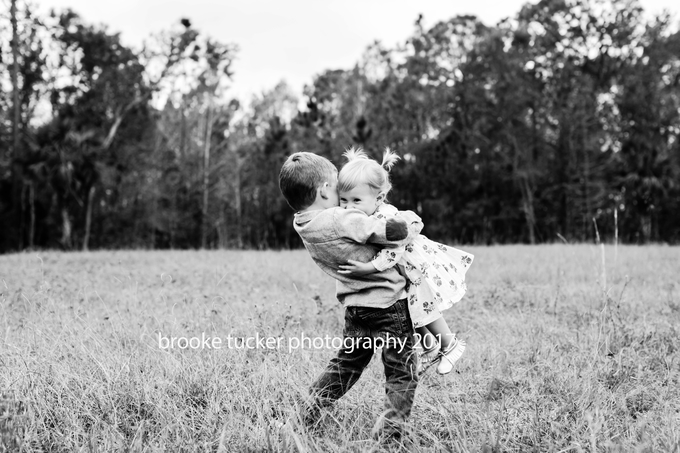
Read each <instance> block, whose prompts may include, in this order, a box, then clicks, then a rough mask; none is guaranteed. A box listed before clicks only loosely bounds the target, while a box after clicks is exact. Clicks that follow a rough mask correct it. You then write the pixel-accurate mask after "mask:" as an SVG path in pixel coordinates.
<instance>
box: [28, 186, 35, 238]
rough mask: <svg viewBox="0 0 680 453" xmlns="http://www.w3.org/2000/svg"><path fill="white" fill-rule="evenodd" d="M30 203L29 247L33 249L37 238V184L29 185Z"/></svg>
mask: <svg viewBox="0 0 680 453" xmlns="http://www.w3.org/2000/svg"><path fill="white" fill-rule="evenodd" d="M28 204H29V209H30V215H31V217H30V224H29V227H28V248H29V249H32V248H33V245H34V240H35V184H33V183H31V184H29V185H28Z"/></svg>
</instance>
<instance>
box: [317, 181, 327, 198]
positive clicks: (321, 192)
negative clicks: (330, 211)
mask: <svg viewBox="0 0 680 453" xmlns="http://www.w3.org/2000/svg"><path fill="white" fill-rule="evenodd" d="M319 195H320V196H321V198H323V199H324V200H328V183H327V182H325V183H323V185H322V186H321V187H319Z"/></svg>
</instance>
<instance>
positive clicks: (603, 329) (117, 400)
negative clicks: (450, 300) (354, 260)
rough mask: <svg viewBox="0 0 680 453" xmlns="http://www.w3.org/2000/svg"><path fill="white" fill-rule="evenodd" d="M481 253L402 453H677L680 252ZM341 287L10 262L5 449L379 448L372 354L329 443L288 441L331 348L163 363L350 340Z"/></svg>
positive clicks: (302, 277) (284, 260)
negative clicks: (448, 362) (245, 342)
mask: <svg viewBox="0 0 680 453" xmlns="http://www.w3.org/2000/svg"><path fill="white" fill-rule="evenodd" d="M468 250H469V251H471V252H472V253H474V254H475V255H476V258H475V262H474V264H473V266H472V268H471V270H470V272H469V273H468V285H469V292H468V295H467V296H466V297H465V298H464V300H463V301H462V302H461V303H459V304H457V305H455V306H454V307H453V308H452V309H451V310H449V311H447V312H446V317H447V319H448V320H449V322H450V324H451V325H453V326H455V328H456V329H457V330H458V332H459V335H460V336H461V337H463V338H464V339H466V340H467V343H468V349H467V352H466V354H465V356H464V357H463V359H461V361H460V362H459V363H458V365H457V370H456V372H454V373H452V375H450V376H447V377H439V376H437V375H436V374H434V373H433V374H431V375H428V376H426V377H425V378H424V379H423V380H422V382H421V384H420V385H419V388H418V394H417V397H416V404H415V407H414V413H413V416H412V429H411V436H410V437H409V438H408V439H407V440H406V441H405V444H404V445H403V450H404V451H433V452H434V451H484V452H501V451H522V452H525V451H540V452H544V451H554V452H558V451H562V452H566V451H588V452H595V451H626V452H628V451H649V452H659V451H678V452H680V385H679V384H680V382H679V381H680V377H679V376H680V352H679V350H680V337H679V335H678V334H679V332H678V330H679V326H680V282H679V279H678V275H680V261H679V260H678V258H680V253H679V252H680V250H679V249H678V248H671V247H663V246H649V247H632V246H628V247H618V249H617V250H615V249H614V248H613V247H611V246H608V247H607V248H606V250H604V255H603V250H602V249H600V248H598V247H596V246H587V245H552V246H538V247H528V246H527V247H524V246H508V247H470V248H468ZM603 256H604V258H605V265H604V267H603V262H602V261H603V259H602V258H603ZM333 290H334V285H333V282H332V280H330V278H328V277H326V276H325V275H323V274H322V273H321V272H320V271H319V270H318V269H316V267H315V266H314V264H313V263H312V262H311V260H310V259H309V258H308V257H307V255H306V252H304V251H295V252H226V251H216V252H96V253H76V254H64V253H54V252H46V253H31V254H19V255H7V256H0V293H1V294H0V436H1V439H2V440H1V443H0V451H27V452H28V451H64V452H70V451H133V452H141V451H149V452H151V451H332V452H339V451H383V449H384V448H386V447H382V446H380V445H378V444H376V443H375V442H373V441H371V440H370V430H371V427H372V425H373V422H374V420H375V418H376V417H377V416H378V414H379V413H380V410H381V408H382V398H383V394H384V392H383V390H382V384H383V381H384V378H383V376H382V367H381V364H380V360H379V359H378V357H377V356H376V358H375V359H374V360H373V361H372V363H371V366H370V368H369V369H368V370H367V372H366V373H365V375H364V376H363V377H362V379H361V380H360V382H359V384H357V386H356V387H355V388H354V389H352V391H351V392H350V393H349V394H348V395H347V396H346V397H344V398H343V399H342V400H340V402H339V403H338V404H337V405H336V406H335V407H334V408H333V410H331V411H330V412H328V413H327V414H326V417H325V420H324V425H323V431H322V433H321V434H318V435H311V434H309V433H306V432H304V431H302V430H299V429H298V427H297V425H296V424H295V422H293V429H292V430H290V431H285V433H283V434H282V433H280V432H277V431H276V430H275V429H274V428H272V426H271V423H270V422H271V419H272V417H275V416H276V417H285V416H286V415H287V414H289V413H291V411H292V410H293V407H294V401H295V399H296V397H297V396H299V395H301V394H304V392H305V389H306V387H307V386H308V385H309V383H310V382H311V381H312V380H313V379H314V377H315V376H316V375H317V373H319V372H320V371H321V370H322V368H323V367H324V366H325V364H326V363H327V361H328V359H329V358H330V357H331V356H332V355H333V351H332V350H328V349H321V350H312V349H304V350H296V351H292V352H290V351H288V349H287V348H285V347H284V348H282V349H272V350H262V349H259V350H257V349H256V350H245V349H242V348H239V349H236V348H234V347H232V348H228V347H226V345H225V344H223V347H222V349H219V350H208V349H197V350H192V349H186V350H180V349H173V350H162V349H160V348H159V347H158V334H159V332H160V333H161V334H162V335H163V336H166V337H171V336H176V337H180V336H183V337H200V336H201V335H202V334H203V333H205V334H206V335H208V336H211V337H220V338H221V339H223V340H225V339H226V338H227V336H228V335H231V336H232V337H248V336H253V335H255V333H259V335H261V336H265V337H283V338H285V339H289V338H291V337H296V336H297V337H299V336H300V334H301V333H304V334H306V335H308V336H310V337H311V336H325V335H330V336H338V335H340V332H341V328H342V326H341V319H342V309H341V307H340V306H339V304H338V303H337V302H336V301H335V299H334V292H333ZM284 344H287V343H284ZM390 448H394V446H392V447H390Z"/></svg>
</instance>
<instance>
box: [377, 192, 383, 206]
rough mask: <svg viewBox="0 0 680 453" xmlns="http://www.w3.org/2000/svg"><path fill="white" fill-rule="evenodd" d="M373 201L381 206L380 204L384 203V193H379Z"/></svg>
mask: <svg viewBox="0 0 680 453" xmlns="http://www.w3.org/2000/svg"><path fill="white" fill-rule="evenodd" d="M375 200H376V201H377V202H378V204H381V203H382V202H384V201H385V192H380V193H379V194H378V196H377V197H375Z"/></svg>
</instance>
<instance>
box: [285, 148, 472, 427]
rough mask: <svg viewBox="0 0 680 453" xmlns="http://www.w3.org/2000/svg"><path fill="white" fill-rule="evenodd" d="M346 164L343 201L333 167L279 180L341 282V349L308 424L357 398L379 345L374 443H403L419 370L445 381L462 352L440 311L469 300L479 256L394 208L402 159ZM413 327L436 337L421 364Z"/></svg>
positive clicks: (293, 164)
mask: <svg viewBox="0 0 680 453" xmlns="http://www.w3.org/2000/svg"><path fill="white" fill-rule="evenodd" d="M345 156H346V157H347V159H348V161H349V162H348V164H347V165H345V167H343V169H342V171H341V172H340V193H338V183H339V181H338V171H337V169H336V168H335V166H334V165H333V164H332V163H331V162H330V161H329V160H327V159H325V158H323V157H321V156H318V155H316V154H313V153H308V152H299V153H295V154H293V155H291V156H290V157H288V159H287V160H286V162H285V163H284V165H283V167H282V168H281V172H280V175H279V186H280V189H281V192H282V193H283V195H284V197H285V198H286V201H287V202H288V204H289V205H290V206H291V208H293V209H294V210H295V211H296V213H295V216H294V221H293V226H294V228H295V231H297V233H298V234H299V235H300V237H301V238H302V241H303V243H304V245H305V248H306V249H307V251H308V252H309V254H310V256H311V257H312V259H313V260H314V262H315V263H316V264H317V265H318V266H319V267H320V268H321V269H322V270H323V271H324V272H326V273H327V274H328V275H330V276H331V277H333V278H334V279H335V280H336V291H337V298H338V300H339V301H340V303H341V304H343V305H344V307H345V326H344V329H343V337H344V338H343V342H342V347H341V348H340V350H339V351H338V353H337V356H336V357H334V358H333V359H331V361H330V363H329V364H328V365H327V367H326V369H325V370H324V371H323V372H322V373H321V375H320V376H319V377H318V378H317V379H316V380H315V381H314V382H313V383H312V385H311V387H310V398H309V399H308V400H307V401H306V402H305V403H304V404H303V408H302V412H301V417H302V419H303V421H304V422H305V423H306V424H307V425H314V424H315V423H316V421H317V420H318V419H319V417H320V414H321V410H322V408H324V407H326V406H329V405H330V404H332V403H333V402H334V401H335V400H337V399H339V398H340V397H342V396H343V395H344V394H345V393H346V392H347V391H349V390H350V389H351V388H352V386H353V385H354V384H355V383H356V382H357V380H358V379H359V377H360V376H361V374H362V372H363V370H364V369H365V368H366V366H367V365H368V363H369V362H370V360H371V358H372V356H373V353H374V347H373V346H372V345H370V344H367V342H366V341H365V339H366V338H372V339H381V340H383V341H381V345H383V348H382V362H383V366H384V369H385V393H386V398H385V411H384V417H382V418H381V420H380V421H379V422H378V423H377V424H376V427H375V428H374V430H373V433H374V435H375V436H376V437H389V438H399V437H400V436H401V434H402V431H403V428H404V423H405V421H406V419H407V418H408V416H409V414H410V412H411V407H412V406H413V398H414V395H415V389H416V386H417V384H418V371H419V366H422V363H427V362H431V363H433V364H434V363H438V364H439V365H438V368H437V371H438V372H439V373H441V374H446V373H448V372H449V371H451V369H452V367H453V364H454V363H455V362H456V360H458V358H460V356H461V355H462V353H463V351H464V348H465V343H463V342H462V341H460V340H458V339H456V337H455V335H454V334H453V333H451V331H450V330H449V329H448V326H447V325H446V323H445V322H444V321H443V318H442V317H441V310H442V309H445V308H448V306H450V304H451V303H455V302H457V301H458V300H460V297H462V293H464V291H465V285H464V273H465V271H466V270H467V267H468V266H469V264H470V263H471V262H472V255H469V254H467V253H465V252H461V251H458V250H456V249H452V248H450V247H447V246H444V245H442V244H437V243H434V242H432V241H429V240H428V239H427V238H425V237H424V236H422V235H419V233H420V231H421V230H422V228H423V224H422V222H421V219H420V217H418V216H417V215H416V214H415V213H413V212H411V211H397V210H396V209H395V208H394V207H392V206H391V205H389V204H387V203H386V195H387V193H388V192H389V189H390V187H391V186H390V184H389V174H388V172H389V170H390V168H391V167H392V165H393V163H394V162H395V161H396V159H398V157H397V156H396V155H394V154H393V153H391V152H390V151H389V150H387V151H386V153H385V156H384V158H383V163H382V164H379V163H378V162H376V161H374V160H372V159H369V158H368V157H367V156H366V155H365V154H364V153H363V152H362V151H360V150H353V149H350V150H349V151H348V152H347V153H345ZM421 255H422V256H421ZM452 260H453V261H455V262H452ZM406 276H407V277H408V278H409V280H410V284H408V288H407V282H408V281H407V278H406ZM424 299H427V300H424ZM414 314H415V316H416V318H412V315H414ZM414 325H415V326H416V328H417V329H418V333H419V334H420V335H429V336H430V337H431V338H430V341H429V344H428V341H426V340H427V339H426V338H423V342H424V345H425V346H426V347H424V349H425V350H426V351H425V353H424V354H423V355H422V357H421V358H420V359H419V358H418V355H417V354H415V352H414V347H415V339H414ZM434 338H436V339H437V340H434V341H433V340H432V339H434Z"/></svg>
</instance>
